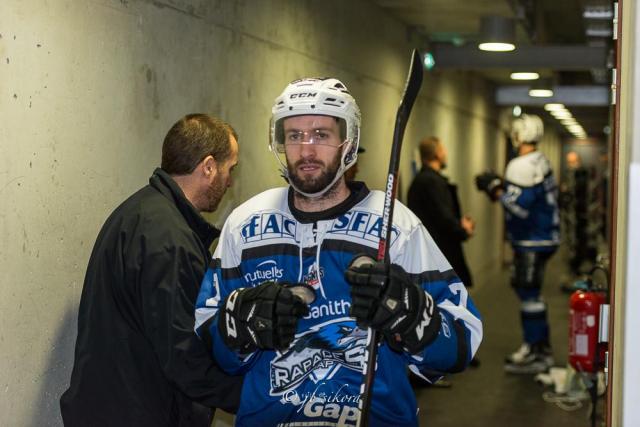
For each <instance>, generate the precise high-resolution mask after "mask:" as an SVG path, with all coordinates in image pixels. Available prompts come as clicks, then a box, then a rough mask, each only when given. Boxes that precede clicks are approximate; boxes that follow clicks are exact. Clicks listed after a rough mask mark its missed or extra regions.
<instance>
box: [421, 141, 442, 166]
mask: <svg viewBox="0 0 640 427" xmlns="http://www.w3.org/2000/svg"><path fill="white" fill-rule="evenodd" d="M438 145H440V138H438V137H437V136H429V137H427V138H425V139H423V140H422V141H420V157H421V158H422V161H424V162H430V161H431V160H436V159H437V157H436V150H437V149H438Z"/></svg>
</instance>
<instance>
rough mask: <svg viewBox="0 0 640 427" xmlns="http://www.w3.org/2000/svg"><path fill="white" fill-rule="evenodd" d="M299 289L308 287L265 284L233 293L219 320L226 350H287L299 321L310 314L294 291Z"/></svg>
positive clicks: (241, 351)
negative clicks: (227, 348)
mask: <svg viewBox="0 0 640 427" xmlns="http://www.w3.org/2000/svg"><path fill="white" fill-rule="evenodd" d="M300 286H302V287H309V286H308V285H305V284H299V283H297V284H295V285H291V284H283V283H276V282H265V283H262V284H261V285H258V286H256V287H254V288H240V289H236V290H234V291H233V292H232V293H231V294H230V295H229V296H228V297H227V299H226V300H225V302H224V305H223V306H222V308H221V310H220V319H219V320H218V330H219V332H220V335H221V336H222V339H223V341H224V343H225V344H226V345H227V347H229V348H230V349H232V350H236V351H239V352H240V353H243V354H248V353H252V352H254V351H256V350H257V349H265V350H273V349H277V350H284V349H286V348H287V347H289V344H291V341H293V338H294V335H295V332H296V327H297V324H298V319H300V318H301V317H303V316H306V315H307V314H308V313H309V307H308V306H307V304H306V303H305V302H304V301H303V299H302V298H301V297H300V296H298V295H297V292H294V291H293V288H294V287H295V288H298V287H300ZM309 288H310V287H309ZM311 291H312V292H313V288H311Z"/></svg>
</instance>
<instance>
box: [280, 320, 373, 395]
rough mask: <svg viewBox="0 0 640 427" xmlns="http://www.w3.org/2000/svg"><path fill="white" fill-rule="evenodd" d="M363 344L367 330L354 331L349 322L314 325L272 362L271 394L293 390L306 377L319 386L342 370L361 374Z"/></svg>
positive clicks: (364, 343)
mask: <svg viewBox="0 0 640 427" xmlns="http://www.w3.org/2000/svg"><path fill="white" fill-rule="evenodd" d="M366 341H367V332H366V330H362V329H359V328H357V327H356V326H355V324H354V322H353V320H352V319H348V318H341V319H336V320H332V321H330V322H327V323H324V324H320V325H316V326H314V327H313V328H311V329H310V330H309V331H307V332H305V333H304V334H302V335H300V336H298V337H296V339H295V341H294V342H293V343H292V344H291V346H290V347H289V349H288V350H287V351H285V352H283V353H278V355H277V356H276V357H275V358H274V359H273V360H272V361H271V390H270V395H271V396H279V395H282V394H284V393H285V392H287V391H290V390H294V389H295V388H297V387H298V386H299V385H300V384H302V383H303V382H304V381H305V380H306V379H307V378H308V379H311V380H312V381H313V382H314V383H318V381H321V380H323V379H325V378H327V377H332V376H333V375H334V374H335V373H336V372H337V371H338V370H339V369H341V368H343V367H345V368H347V369H352V370H354V371H358V372H360V371H362V364H363V357H364V352H365V346H366Z"/></svg>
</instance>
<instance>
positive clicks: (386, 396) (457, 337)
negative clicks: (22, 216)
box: [196, 183, 482, 426]
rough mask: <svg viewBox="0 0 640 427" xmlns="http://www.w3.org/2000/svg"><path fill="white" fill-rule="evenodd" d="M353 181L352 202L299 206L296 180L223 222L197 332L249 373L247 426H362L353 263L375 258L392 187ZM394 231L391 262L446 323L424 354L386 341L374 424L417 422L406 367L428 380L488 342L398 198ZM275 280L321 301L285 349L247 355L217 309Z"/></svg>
mask: <svg viewBox="0 0 640 427" xmlns="http://www.w3.org/2000/svg"><path fill="white" fill-rule="evenodd" d="M352 184H353V185H354V186H352V195H351V197H350V198H349V199H347V200H346V201H345V202H343V203H341V204H340V205H338V206H336V207H335V208H332V209H330V210H329V211H326V212H324V213H319V214H318V213H315V214H314V213H307V214H305V213H302V212H300V211H297V210H296V209H295V208H293V207H292V205H293V203H292V200H291V197H292V196H291V194H289V192H288V189H287V188H277V189H273V190H268V191H265V192H264V193H262V194H259V195H257V196H255V197H253V198H252V199H250V200H249V201H247V202H246V203H244V204H243V205H241V206H240V207H238V208H237V209H236V210H234V212H233V213H232V214H231V216H230V217H229V219H228V220H227V222H226V223H225V225H224V228H223V230H222V235H221V237H220V242H219V245H218V247H217V249H216V251H215V254H214V256H213V260H212V264H211V267H210V268H209V270H208V271H207V273H206V275H205V278H204V281H203V283H202V288H201V291H200V295H199V298H198V301H197V309H196V331H197V333H198V335H199V336H200V337H201V338H202V339H203V340H204V342H205V343H206V344H207V345H209V346H211V347H212V348H211V351H212V353H213V356H214V357H215V359H216V361H217V362H218V364H219V365H220V366H221V367H222V368H223V369H224V370H225V371H227V372H229V373H232V374H239V373H243V374H245V381H244V387H243V389H242V398H241V404H240V408H239V410H238V413H237V417H236V425H238V426H303V425H314V426H338V425H340V426H352V425H355V423H356V421H357V418H358V415H359V410H358V400H359V398H360V396H359V390H360V383H361V381H362V365H363V362H364V361H363V354H364V352H365V341H366V337H367V335H366V331H365V330H361V329H359V328H358V327H356V323H355V321H354V319H353V318H351V317H350V316H349V307H350V305H351V298H350V292H349V284H348V283H347V282H346V280H345V279H344V271H345V270H346V268H347V266H348V264H349V262H350V261H351V259H352V258H353V256H354V255H355V254H361V253H367V254H369V255H371V256H373V257H375V254H376V249H377V244H378V239H379V237H378V236H379V231H380V224H381V208H382V205H383V200H384V194H383V193H382V192H380V191H372V192H369V190H368V189H367V188H366V187H365V186H364V185H363V184H362V183H352ZM292 210H293V212H292ZM392 230H393V231H392V241H391V246H390V258H391V260H392V262H393V263H396V264H399V265H401V266H403V267H404V269H405V270H406V271H407V272H409V273H410V274H411V276H412V277H413V278H414V279H415V280H416V281H417V282H419V283H420V284H421V285H422V286H423V287H424V289H425V290H426V291H427V292H429V293H430V294H431V295H432V297H433V299H434V301H435V302H436V303H437V304H438V306H439V308H440V313H441V317H442V325H441V329H440V332H439V334H438V336H437V338H436V339H435V340H434V341H433V342H432V343H431V344H429V345H428V346H427V347H426V348H425V349H424V350H423V351H422V352H420V353H419V354H406V353H404V354H403V353H398V352H395V351H393V350H391V349H390V348H389V347H388V346H387V345H386V344H382V345H381V347H380V351H379V356H378V368H377V371H376V377H375V382H374V390H373V399H372V409H371V410H372V418H373V419H375V421H374V422H373V423H372V425H374V426H415V425H417V405H416V399H415V396H414V393H413V391H412V389H411V387H410V385H409V382H408V379H407V372H406V368H407V366H409V367H410V369H412V370H413V371H414V372H416V373H418V374H419V375H421V376H423V377H424V378H426V379H429V378H431V379H435V378H438V377H439V376H441V375H442V373H445V372H454V371H460V370H462V369H464V367H465V366H466V365H467V363H468V361H469V360H470V359H471V357H472V356H473V354H474V353H475V352H476V350H477V349H478V346H479V344H480V341H481V339H482V323H481V320H480V317H479V314H478V312H477V310H476V308H475V306H474V305H473V302H472V301H471V299H470V297H469V296H468V294H467V290H466V289H465V287H464V285H463V284H462V283H461V282H460V280H459V279H458V277H457V276H456V274H455V272H454V271H453V270H452V269H451V267H450V265H449V263H448V262H447V260H446V259H445V258H444V257H443V255H442V253H441V252H440V250H439V249H438V248H437V247H436V245H435V243H434V242H433V240H432V239H431V237H430V236H429V235H428V233H427V231H426V229H425V228H424V227H423V226H422V225H421V223H420V222H419V220H418V219H417V218H416V217H415V215H413V213H411V212H410V211H409V209H407V208H406V207H405V206H403V205H402V204H400V203H399V202H398V203H397V204H396V206H395V212H394V223H393V228H392ZM267 280H278V281H289V282H306V283H308V284H310V285H311V286H313V288H314V289H315V290H316V295H317V298H316V300H315V302H314V303H313V304H311V306H310V311H309V315H308V316H306V317H305V318H303V319H301V320H300V322H299V323H298V329H297V333H296V336H295V339H294V341H293V342H292V344H291V346H290V347H289V348H288V349H287V350H286V351H283V352H280V351H265V350H261V351H256V352H254V353H253V354H250V355H239V354H238V353H236V352H234V351H231V350H230V349H229V348H227V347H226V346H225V344H224V342H223V341H222V338H221V337H220V335H219V333H218V328H217V319H218V315H217V313H218V310H219V309H220V307H221V305H222V303H223V302H224V300H225V298H226V297H227V295H229V294H230V293H231V292H232V290H234V289H236V288H240V287H247V286H256V285H258V284H260V283H262V282H264V281H267Z"/></svg>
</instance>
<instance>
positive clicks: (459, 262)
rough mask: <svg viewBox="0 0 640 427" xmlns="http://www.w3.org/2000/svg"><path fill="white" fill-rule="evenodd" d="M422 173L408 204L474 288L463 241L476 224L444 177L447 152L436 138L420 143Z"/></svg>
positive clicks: (465, 279)
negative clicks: (442, 172) (463, 248)
mask: <svg viewBox="0 0 640 427" xmlns="http://www.w3.org/2000/svg"><path fill="white" fill-rule="evenodd" d="M420 157H421V159H422V170H420V172H419V173H418V174H417V175H416V177H415V179H414V180H413V182H412V183H411V186H410V187H409V195H408V200H407V205H408V207H409V209H411V210H412V211H413V213H415V214H416V216H417V217H418V218H420V221H422V224H424V226H425V227H426V228H427V230H428V231H429V234H431V236H432V237H433V240H435V242H436V244H437V245H438V247H439V248H440V250H441V251H442V253H443V254H444V256H445V257H446V258H447V260H448V261H449V263H450V264H451V266H452V267H453V269H454V270H455V272H456V273H457V274H458V277H460V279H461V280H462V283H464V284H465V286H467V287H470V286H472V284H473V282H472V280H471V273H470V272H469V268H468V267H467V263H466V261H465V258H464V253H463V251H462V242H464V241H465V240H467V239H468V238H469V237H471V236H472V235H473V230H474V227H475V223H474V221H473V220H472V219H471V218H470V217H468V216H462V215H461V212H460V210H461V209H460V201H459V200H458V189H457V186H456V185H454V184H451V183H449V180H448V179H447V178H446V177H445V176H443V175H442V174H441V173H440V171H442V170H443V169H444V168H446V166H447V150H446V149H445V147H444V145H443V144H442V142H441V141H440V139H439V138H437V137H434V136H432V137H428V138H425V139H424V140H422V141H421V142H420Z"/></svg>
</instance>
